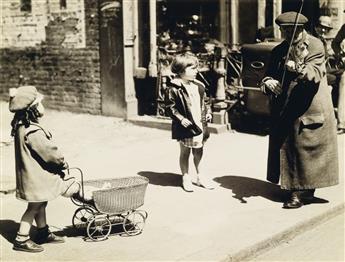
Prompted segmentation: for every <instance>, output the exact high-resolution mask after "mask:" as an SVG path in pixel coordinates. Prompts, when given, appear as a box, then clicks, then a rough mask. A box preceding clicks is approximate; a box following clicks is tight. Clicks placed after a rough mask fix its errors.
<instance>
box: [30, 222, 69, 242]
mask: <svg viewBox="0 0 345 262" xmlns="http://www.w3.org/2000/svg"><path fill="white" fill-rule="evenodd" d="M35 242H36V243H37V244H45V243H51V244H59V243H64V242H65V239H64V238H63V237H60V236H57V235H55V234H54V233H52V232H50V230H49V228H48V226H46V227H44V228H38V229H37V235H36V237H35Z"/></svg>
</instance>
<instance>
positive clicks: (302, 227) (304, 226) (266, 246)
mask: <svg viewBox="0 0 345 262" xmlns="http://www.w3.org/2000/svg"><path fill="white" fill-rule="evenodd" d="M344 207H345V203H344V202H343V203H341V204H338V205H336V206H335V207H333V208H331V209H329V210H327V211H326V212H324V213H322V214H320V215H317V216H315V217H312V218H310V219H307V220H305V221H303V222H300V223H298V224H296V225H294V226H292V227H290V228H288V229H286V230H284V231H282V232H280V233H277V234H276V235H273V236H272V237H269V238H267V239H265V240H262V241H260V242H258V243H256V244H254V245H252V246H249V247H247V248H244V249H242V250H240V251H238V252H236V253H234V254H233V255H227V256H226V257H225V258H223V259H221V260H220V261H222V262H239V261H249V260H250V259H252V258H255V257H256V256H258V255H260V254H262V253H265V252H267V251H269V250H271V249H273V248H275V247H277V246H279V245H280V244H282V243H283V242H285V241H287V240H291V239H293V238H294V237H296V236H297V235H299V234H301V233H303V232H305V231H308V230H311V229H312V228H314V227H316V226H318V225H320V224H322V223H324V222H326V221H327V220H329V219H331V218H333V217H335V216H337V215H339V214H341V213H342V212H344Z"/></svg>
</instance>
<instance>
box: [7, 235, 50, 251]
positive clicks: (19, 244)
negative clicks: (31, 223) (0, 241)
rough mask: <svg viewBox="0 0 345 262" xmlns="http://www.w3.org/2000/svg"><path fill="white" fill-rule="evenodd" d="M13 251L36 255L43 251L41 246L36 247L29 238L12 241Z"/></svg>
mask: <svg viewBox="0 0 345 262" xmlns="http://www.w3.org/2000/svg"><path fill="white" fill-rule="evenodd" d="M13 249H14V250H17V251H24V252H30V253H38V252H42V251H43V250H44V248H43V247H42V246H40V245H37V244H36V243H35V242H34V241H32V240H31V239H30V238H28V239H27V240H24V241H18V240H14V243H13Z"/></svg>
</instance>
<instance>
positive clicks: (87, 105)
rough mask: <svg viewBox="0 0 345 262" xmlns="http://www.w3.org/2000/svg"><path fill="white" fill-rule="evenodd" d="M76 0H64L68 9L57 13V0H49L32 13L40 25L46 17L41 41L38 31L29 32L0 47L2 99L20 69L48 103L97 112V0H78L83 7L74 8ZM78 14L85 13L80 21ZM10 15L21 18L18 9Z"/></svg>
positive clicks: (92, 112)
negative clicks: (47, 6)
mask: <svg viewBox="0 0 345 262" xmlns="http://www.w3.org/2000/svg"><path fill="white" fill-rule="evenodd" d="M11 1H12V2H15V1H14V0H11ZM18 1H19V0H18ZM77 1H79V0H70V1H68V0H67V9H66V10H62V11H61V13H59V12H57V7H56V3H55V2H56V1H52V0H51V1H50V2H51V3H53V4H55V6H51V8H52V10H51V12H50V13H47V14H43V13H40V14H39V15H40V17H41V19H40V21H39V22H37V19H36V20H35V19H32V20H33V21H34V20H35V21H36V22H37V23H36V24H37V30H38V31H39V28H42V23H45V26H44V29H45V37H44V39H43V41H42V32H41V31H40V32H41V33H39V34H38V33H37V35H35V34H32V35H31V38H30V37H29V36H28V35H27V36H26V38H25V39H26V40H27V41H26V43H24V44H23V42H21V43H20V45H19V46H18V45H16V44H13V41H12V40H11V43H12V46H11V45H9V46H7V47H5V48H1V49H0V99H1V100H8V89H9V88H11V87H16V86H17V84H18V79H19V75H23V76H24V77H27V78H29V80H28V81H27V83H28V84H32V85H35V86H36V87H37V89H38V90H39V91H40V92H42V93H43V94H44V95H45V99H44V105H45V106H46V107H48V108H52V109H57V110H67V111H71V112H80V113H91V114H100V113H101V86H100V64H99V63H100V62H99V39H98V38H99V32H98V30H99V28H98V1H94V0H80V1H84V2H83V6H84V9H83V10H76V3H77ZM80 1H79V2H80ZM32 2H33V3H34V2H38V1H32ZM44 3H46V2H45V1H44V2H42V3H40V4H41V5H44ZM69 3H70V5H69ZM71 3H74V6H73V5H71ZM13 6H14V7H15V5H13ZM68 6H72V7H73V10H72V11H71V10H69V9H68ZM79 6H80V5H79ZM14 7H13V8H14ZM33 10H34V6H33ZM7 14H8V13H7ZM81 14H82V16H81ZM36 15H37V12H36ZM44 16H48V18H47V19H44ZM80 17H82V19H84V20H83V21H82V23H81V22H80V21H79V20H78V19H80ZM13 19H22V18H18V15H17V16H14V17H13ZM81 25H82V26H81ZM3 27H6V24H3ZM34 30H35V29H32V31H33V32H34ZM14 42H15V41H14Z"/></svg>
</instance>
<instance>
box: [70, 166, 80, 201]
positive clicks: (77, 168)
mask: <svg viewBox="0 0 345 262" xmlns="http://www.w3.org/2000/svg"><path fill="white" fill-rule="evenodd" d="M72 169H76V170H78V171H79V174H80V182H81V194H82V197H83V198H84V174H83V171H82V170H81V169H80V168H79V167H69V168H67V169H66V170H67V173H68V175H69V174H70V173H69V171H70V170H72Z"/></svg>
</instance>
